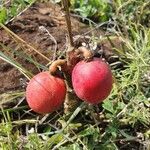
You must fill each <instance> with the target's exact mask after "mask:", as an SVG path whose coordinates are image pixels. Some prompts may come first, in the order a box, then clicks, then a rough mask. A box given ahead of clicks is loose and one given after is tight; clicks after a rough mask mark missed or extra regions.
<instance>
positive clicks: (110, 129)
mask: <svg viewBox="0 0 150 150" xmlns="http://www.w3.org/2000/svg"><path fill="white" fill-rule="evenodd" d="M72 2H73V3H77V2H78V3H79V2H80V1H72ZM97 2H99V1H97ZM83 3H84V1H82V4H83ZM105 3H106V2H105ZM148 3H149V2H148V1H144V0H139V1H134V0H132V1H130V0H128V1H127V0H126V1H122V0H116V1H115V2H113V5H111V6H112V8H111V9H110V10H109V11H112V14H111V16H109V17H110V18H111V19H112V18H113V21H112V22H113V27H107V29H106V33H107V32H109V34H111V35H113V36H116V37H119V39H120V40H121V41H122V43H123V45H122V47H121V48H119V49H118V48H117V47H114V48H113V51H114V52H115V53H117V54H118V55H119V59H120V61H121V62H123V64H124V67H123V68H119V69H112V71H113V74H114V77H115V82H114V87H113V90H112V92H111V94H110V96H109V97H108V98H107V99H106V100H105V101H104V102H103V103H102V104H99V105H98V106H97V107H96V106H89V105H87V104H84V103H82V104H81V105H80V106H79V107H77V108H76V110H75V111H74V112H72V113H71V114H70V115H65V114H63V113H62V112H61V111H59V112H54V113H52V114H48V115H45V116H40V115H38V114H36V113H33V112H32V111H30V109H29V108H28V106H26V104H23V99H24V91H22V90H21V91H13V92H8V93H4V94H1V95H0V106H1V111H0V117H1V122H0V149H2V150H11V149H13V150H15V149H16V150H17V149H19V148H20V149H25V150H50V149H52V150H56V149H59V150H68V149H69V150H82V149H84V150H100V149H102V150H117V149H118V150H119V149H123V148H126V149H132V148H133V149H135V150H138V149H146V150H149V149H150V110H149V109H150V28H148V26H149V24H148V20H147V16H148V15H149V10H148V8H147V6H148ZM89 5H91V3H90V2H89ZM93 5H94V4H93ZM93 5H92V6H93ZM75 6H76V7H78V9H83V8H82V7H81V6H79V5H75V4H73V5H72V8H73V9H74V10H75V11H76V9H75V8H74V7H75ZM95 7H96V6H95ZM82 11H83V10H82ZM97 11H98V10H97ZM102 11H103V13H105V10H102ZM80 12H81V11H80ZM80 15H83V14H81V13H80ZM86 17H90V18H92V15H90V16H89V15H86ZM0 18H1V17H0ZM7 18H8V19H9V17H7ZM2 19H3V17H2ZM108 19H109V18H108ZM6 20H7V19H6ZM6 20H5V21H6ZM100 21H101V22H102V21H103V19H100ZM104 21H106V20H104ZM103 38H106V39H107V35H106V37H105V36H104V37H103ZM97 40H98V41H99V40H100V39H97ZM3 49H4V50H5V52H7V51H9V53H11V52H14V51H13V50H11V49H9V48H7V47H5V46H4V45H3ZM22 53H23V50H22ZM22 53H21V54H20V53H17V57H21V56H22V55H23V54H22ZM24 55H25V54H24ZM0 58H1V59H3V60H5V61H6V62H8V63H11V64H12V65H13V66H14V67H16V68H17V69H18V70H19V71H21V72H22V73H23V74H24V75H25V76H26V77H27V78H30V77H31V74H32V73H31V72H30V70H27V69H25V68H23V67H22V65H21V64H19V63H17V62H16V61H14V60H13V59H12V58H11V56H9V55H6V53H2V52H0ZM24 59H27V60H28V61H30V63H33V64H34V65H35V67H37V68H40V69H46V67H45V66H42V65H41V64H40V63H38V62H36V61H35V60H34V59H33V58H29V57H28V56H26V57H25V58H24ZM11 102H12V103H13V106H11V104H10V103H11ZM14 103H15V104H16V105H14Z"/></svg>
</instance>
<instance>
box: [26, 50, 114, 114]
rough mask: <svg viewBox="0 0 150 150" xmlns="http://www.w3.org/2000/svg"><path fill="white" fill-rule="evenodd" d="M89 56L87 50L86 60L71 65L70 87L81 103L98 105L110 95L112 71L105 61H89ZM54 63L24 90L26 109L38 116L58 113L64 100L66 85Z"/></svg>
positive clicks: (34, 78) (94, 59) (92, 59)
mask: <svg viewBox="0 0 150 150" xmlns="http://www.w3.org/2000/svg"><path fill="white" fill-rule="evenodd" d="M86 55H87V56H86ZM89 55H90V53H89V52H88V53H87V51H86V53H85V54H84V58H88V60H87V59H84V60H81V61H79V62H78V63H76V64H75V65H74V66H73V68H72V70H71V79H72V80H71V84H72V86H73V90H74V92H75V93H76V95H77V96H78V97H79V98H80V99H81V100H83V101H86V102H87V103H90V104H98V103H100V102H102V101H103V100H104V99H106V98H107V97H108V95H109V94H110V92H111V89H112V84H113V79H112V72H111V69H110V67H109V65H108V64H107V63H106V62H105V60H103V59H101V58H93V57H91V56H90V59H89V57H88V56H89ZM62 62H63V63H65V62H64V61H61V63H60V64H61V65H62V64H63V63H62ZM54 64H55V63H53V65H51V71H44V72H41V73H39V74H37V75H35V76H34V77H33V78H32V79H31V80H30V82H29V83H28V86H27V88H26V100H27V102H28V105H29V107H30V108H31V109H32V110H34V111H35V112H37V113H40V114H45V113H50V112H53V111H55V110H57V109H58V108H60V106H61V105H62V104H63V102H64V100H65V96H66V92H67V88H66V87H67V86H66V82H65V81H64V79H63V78H62V77H60V76H59V75H57V74H56V73H55V72H56V70H57V69H56V68H58V66H55V65H56V64H57V63H56V64H55V65H54ZM60 64H59V65H60ZM57 65H58V64H57ZM54 66H55V67H54ZM52 68H53V71H52ZM54 68H55V69H54Z"/></svg>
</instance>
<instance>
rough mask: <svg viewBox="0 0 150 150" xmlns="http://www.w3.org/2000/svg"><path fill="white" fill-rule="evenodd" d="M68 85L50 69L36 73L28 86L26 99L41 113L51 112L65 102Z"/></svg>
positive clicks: (31, 106)
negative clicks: (49, 70) (52, 73)
mask: <svg viewBox="0 0 150 150" xmlns="http://www.w3.org/2000/svg"><path fill="white" fill-rule="evenodd" d="M65 95H66V85H65V82H64V80H63V79H61V78H59V77H55V76H52V75H51V74H50V73H49V72H48V71H45V72H41V73H39V74H37V75H35V76H34V77H33V78H32V79H31V80H30V82H29V83H28V86H27V88H26V100H27V103H28V105H29V107H30V108H31V109H33V110H34V111H35V112H37V113H40V114H46V113H51V112H53V111H55V110H56V109H58V108H59V107H60V106H61V104H62V103H63V102H64V99H65Z"/></svg>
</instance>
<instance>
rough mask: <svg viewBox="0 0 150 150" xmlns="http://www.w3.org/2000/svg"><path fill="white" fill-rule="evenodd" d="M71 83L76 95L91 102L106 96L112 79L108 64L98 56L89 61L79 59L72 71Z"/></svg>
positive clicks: (96, 101)
mask: <svg viewBox="0 0 150 150" xmlns="http://www.w3.org/2000/svg"><path fill="white" fill-rule="evenodd" d="M72 84H73V88H74V91H75V93H76V94H77V96H78V97H79V98H80V99H82V100H84V101H86V102H89V103H91V104H97V103H100V102H101V101H103V100H104V99H106V98H107V97H108V95H109V94H110V92H111V89H112V84H113V79H112V72H111V69H110V68H109V65H108V64H107V63H106V62H105V61H103V60H102V59H99V58H94V59H93V60H92V61H90V62H85V61H80V62H79V63H77V65H76V66H75V67H74V69H73V72H72Z"/></svg>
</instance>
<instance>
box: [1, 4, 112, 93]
mask: <svg viewBox="0 0 150 150" xmlns="http://www.w3.org/2000/svg"><path fill="white" fill-rule="evenodd" d="M71 22H72V30H73V36H77V35H81V34H82V33H85V32H86V31H89V30H90V29H89V28H88V27H87V26H86V25H84V24H82V23H81V22H79V21H78V20H77V19H74V18H71ZM7 27H8V28H9V29H10V30H11V31H13V32H14V33H15V34H16V35H18V36H19V37H20V38H21V39H23V40H24V41H25V42H26V43H27V44H30V45H31V46H32V47H34V48H35V49H37V50H38V51H39V52H40V53H42V54H43V55H44V56H46V57H47V58H49V59H50V60H52V59H53V58H54V56H55V55H56V50H57V53H58V54H60V53H62V52H63V51H64V50H65V48H66V37H67V28H66V23H65V18H64V15H63V12H62V10H61V8H60V6H58V5H54V4H51V3H36V4H34V5H33V6H32V7H30V8H29V9H28V10H26V11H25V12H24V13H23V14H21V15H20V16H18V17H17V18H15V19H14V20H13V21H12V22H10V23H8V24H7ZM43 27H44V29H46V30H47V31H48V32H49V34H48V33H47V32H46V31H45V30H43ZM96 34H98V35H99V34H102V32H100V31H97V32H96ZM85 41H86V40H85ZM85 41H84V42H85ZM56 42H57V44H56ZM0 43H1V45H0V49H1V51H2V52H4V53H5V54H6V55H8V56H9V57H11V58H12V59H13V60H15V61H17V62H19V63H20V64H21V65H22V66H23V67H24V68H26V69H27V70H29V71H31V72H32V73H33V74H35V73H37V72H39V70H38V69H37V67H35V65H34V64H32V63H31V62H29V61H28V60H26V59H25V58H26V57H25V55H27V56H30V57H32V58H34V60H36V61H37V62H39V63H40V64H43V65H46V64H47V63H48V61H47V60H46V59H45V58H43V57H41V56H40V55H39V54H37V53H36V52H35V51H34V50H33V49H32V48H31V47H29V46H27V45H26V43H23V42H21V41H20V40H18V39H17V38H15V37H13V36H11V35H10V34H9V33H8V32H7V31H6V30H4V29H0ZM77 43H78V44H79V43H81V42H77ZM106 45H107V44H105V43H104V44H103V46H104V48H105V49H108V48H107V46H106ZM5 46H6V47H5ZM10 49H11V51H10ZM12 50H13V52H12ZM17 54H18V55H17ZM108 55H109V53H108ZM22 79H25V77H24V75H23V74H22V73H20V72H19V71H18V70H17V69H16V68H14V67H13V66H11V65H10V64H8V63H6V62H4V61H3V60H0V81H1V82H0V93H3V92H6V91H10V90H16V89H22V88H23V87H22V82H21V81H22Z"/></svg>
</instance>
